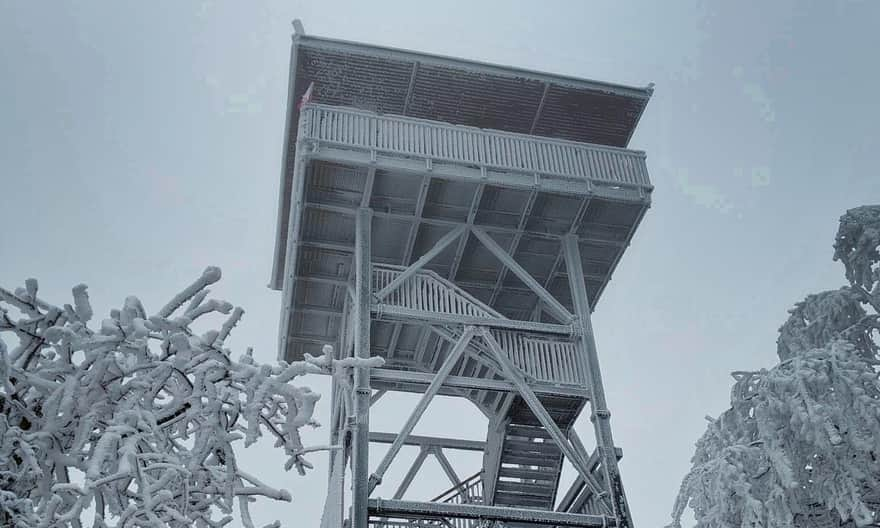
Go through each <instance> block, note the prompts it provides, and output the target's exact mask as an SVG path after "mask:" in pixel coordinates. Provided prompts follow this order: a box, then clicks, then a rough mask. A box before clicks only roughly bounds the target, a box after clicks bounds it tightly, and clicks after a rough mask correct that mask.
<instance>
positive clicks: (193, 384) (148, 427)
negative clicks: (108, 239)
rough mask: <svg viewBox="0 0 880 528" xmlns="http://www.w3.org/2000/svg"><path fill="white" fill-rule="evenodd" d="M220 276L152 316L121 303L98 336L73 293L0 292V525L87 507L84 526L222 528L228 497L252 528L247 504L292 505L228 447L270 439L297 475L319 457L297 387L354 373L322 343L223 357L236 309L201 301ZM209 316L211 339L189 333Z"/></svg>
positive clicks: (307, 397)
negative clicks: (272, 359) (292, 358)
mask: <svg viewBox="0 0 880 528" xmlns="http://www.w3.org/2000/svg"><path fill="white" fill-rule="evenodd" d="M219 279H220V270H219V269H217V268H208V269H207V270H205V272H204V273H203V274H202V275H201V277H199V278H198V279H197V280H196V281H194V282H193V283H192V284H191V285H189V286H188V287H187V288H185V289H184V290H183V291H182V292H180V293H179V294H178V295H176V296H174V297H173V298H172V299H171V301H169V302H168V303H167V304H166V305H165V306H164V307H162V308H161V309H160V310H159V311H158V312H156V313H155V314H153V315H150V314H149V313H148V312H147V311H146V310H145V308H144V306H143V305H142V303H141V302H140V301H139V300H138V299H137V298H135V297H129V298H127V299H125V302H124V303H123V306H122V308H120V309H119V310H113V311H111V314H110V317H109V318H107V319H104V320H103V321H101V322H100V324H98V325H97V326H96V327H90V326H89V322H90V321H91V320H92V318H93V315H94V314H93V309H92V306H91V303H90V301H89V297H88V293H87V289H86V287H85V285H78V286H76V287H74V288H73V303H72V305H65V306H64V308H58V307H56V306H54V305H50V304H48V303H46V302H44V301H42V300H40V299H39V298H38V297H37V292H38V284H37V282H36V281H34V280H28V281H27V282H26V284H25V287H24V288H20V289H18V290H16V291H14V292H13V291H9V290H6V289H2V288H0V526H7V525H13V526H22V527H27V528H35V527H38V526H46V527H61V526H65V527H66V526H71V527H77V526H79V525H80V522H81V519H80V518H81V517H82V515H83V511H84V510H87V509H89V508H91V507H94V511H95V521H94V524H93V526H95V527H107V528H117V527H122V526H170V527H184V526H186V527H189V526H200V527H207V526H221V525H223V524H225V523H227V522H229V519H230V517H229V514H230V513H231V511H232V508H233V504H234V503H235V498H236V497H238V501H237V502H238V504H239V508H240V511H241V519H242V522H243V523H244V525H245V526H252V525H253V521H252V520H251V519H250V513H249V511H248V504H249V503H250V502H251V501H253V500H255V499H256V498H258V497H263V498H266V499H271V500H282V501H289V500H291V497H290V494H289V493H288V492H287V491H285V490H283V489H278V488H274V487H272V486H270V485H268V484H265V483H263V482H262V481H260V480H259V479H258V478H257V477H256V476H254V475H252V474H251V473H249V472H248V471H246V470H245V469H244V468H241V467H240V466H239V464H238V461H237V459H236V449H235V447H236V445H237V444H238V443H240V442H241V443H245V444H247V443H250V442H252V441H254V440H255V439H256V438H257V437H259V436H261V435H262V434H263V432H264V431H268V432H269V434H270V435H272V436H273V437H274V438H275V440H276V445H277V446H279V447H280V448H281V450H282V451H283V452H284V453H285V455H286V456H287V458H288V462H287V465H286V466H287V467H288V469H289V468H293V467H295V468H296V469H297V471H299V472H300V473H305V471H306V470H307V469H309V468H310V467H311V465H310V464H309V462H308V460H307V459H306V455H307V454H308V453H310V452H313V451H315V450H317V449H319V448H315V447H305V446H303V445H302V441H301V439H300V435H299V430H300V428H302V427H303V426H306V425H314V424H315V420H314V412H315V405H316V403H317V402H318V399H319V396H318V395H317V394H316V393H314V392H312V391H310V390H309V389H308V388H307V387H302V386H298V385H296V384H295V382H296V381H297V378H300V377H302V376H304V375H306V374H310V373H322V374H334V375H337V376H344V375H345V374H344V373H345V372H346V371H350V370H351V369H350V368H349V367H351V366H352V365H349V364H348V363H345V364H343V363H337V362H336V361H334V360H333V359H331V356H332V348H329V349H327V350H329V352H330V354H329V355H327V356H323V357H320V358H315V357H311V356H309V357H307V358H306V360H305V361H300V362H294V363H290V364H287V363H283V362H282V363H279V364H277V365H259V364H256V363H255V362H254V360H253V358H252V356H251V355H250V353H248V354H245V355H244V356H243V357H241V358H239V359H238V360H234V359H232V357H231V356H230V352H229V351H228V350H227V349H225V348H223V346H224V343H225V341H226V339H227V337H228V336H229V334H230V332H231V331H232V329H233V328H234V327H235V326H236V325H237V324H238V323H239V322H240V320H241V318H242V315H243V313H244V312H243V310H241V308H234V309H233V307H232V305H231V304H229V303H226V302H225V301H218V300H213V299H210V300H209V299H207V295H208V289H207V288H208V286H209V285H211V284H213V283H216V282H217V281H218V280H219ZM217 314H229V315H228V316H227V318H226V319H225V321H222V323H221V324H220V325H219V329H218V330H209V331H207V332H204V333H202V334H201V335H199V334H197V333H196V332H194V331H193V330H192V328H191V325H193V324H194V323H195V322H196V321H203V320H208V319H211V318H213V317H217ZM6 336H9V337H10V338H11V339H8V340H5V341H4V337H6ZM327 350H325V352H326V351H327ZM380 364H381V361H380V360H365V361H363V362H361V363H358V364H357V366H367V367H369V366H378V365H380ZM326 448H327V449H332V448H333V446H327V447H326ZM71 470H77V471H78V472H80V473H81V474H82V475H83V478H84V482H83V483H82V485H79V484H76V483H72V482H71V481H70V480H69V477H68V475H69V474H70V471H71Z"/></svg>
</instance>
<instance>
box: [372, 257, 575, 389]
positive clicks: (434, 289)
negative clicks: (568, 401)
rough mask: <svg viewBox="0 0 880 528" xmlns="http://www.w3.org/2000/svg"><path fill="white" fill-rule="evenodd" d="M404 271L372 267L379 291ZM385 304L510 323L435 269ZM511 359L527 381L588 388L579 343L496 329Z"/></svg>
mask: <svg viewBox="0 0 880 528" xmlns="http://www.w3.org/2000/svg"><path fill="white" fill-rule="evenodd" d="M403 270H404V268H403V267H400V266H391V265H374V266H373V291H380V290H382V289H383V288H385V287H386V286H387V285H389V284H391V282H392V281H393V280H394V279H395V278H397V277H398V276H399V275H400V274H401V273H402V272H403ZM382 303H383V304H385V305H387V306H393V307H398V308H405V309H408V310H416V311H422V312H430V313H441V314H448V315H459V316H469V317H479V318H486V319H506V318H505V317H504V316H503V315H501V314H499V313H498V312H496V311H495V310H493V309H492V308H491V307H489V306H488V305H486V304H484V303H482V302H481V301H479V300H477V299H475V298H474V297H472V296H471V295H470V294H469V293H467V292H466V291H464V290H462V289H461V288H459V287H457V286H456V285H455V284H453V283H452V282H450V281H448V280H446V279H444V278H442V277H440V276H439V275H437V274H436V273H434V272H432V271H430V270H421V271H419V272H417V273H415V274H414V275H413V276H411V277H410V278H408V279H407V280H405V281H403V282H402V283H401V284H400V286H398V287H397V288H395V289H394V290H392V291H391V293H389V294H388V295H387V296H386V297H385V298H384V299H383V300H382ZM492 335H493V337H495V340H496V341H498V344H499V345H501V350H502V351H503V352H504V353H505V354H506V355H507V358H508V359H510V361H511V362H512V363H513V364H514V365H515V366H516V367H517V368H519V369H520V370H521V371H522V373H523V374H525V375H526V377H527V378H528V379H531V380H534V381H538V382H545V383H561V384H570V385H583V384H585V383H586V379H587V378H586V374H585V372H584V365H583V360H582V358H580V357H579V355H578V352H577V350H578V349H577V347H576V346H575V344H574V342H571V341H564V340H556V339H548V338H544V337H539V336H536V335H534V334H528V333H523V332H518V331H515V330H501V329H495V330H492Z"/></svg>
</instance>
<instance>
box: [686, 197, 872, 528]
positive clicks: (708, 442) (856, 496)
mask: <svg viewBox="0 0 880 528" xmlns="http://www.w3.org/2000/svg"><path fill="white" fill-rule="evenodd" d="M834 247H835V254H834V258H835V259H836V260H841V261H842V262H843V263H844V266H845V269H846V277H847V279H848V280H849V281H850V285H849V286H847V287H844V288H841V289H839V290H835V291H827V292H823V293H819V294H815V295H810V296H808V297H807V298H806V299H804V301H802V302H800V303H798V304H796V305H795V307H794V308H793V309H792V310H791V311H790V312H789V313H790V316H789V318H788V320H787V321H786V322H785V323H784V324H783V325H782V327H781V328H780V330H779V339H778V341H777V354H778V355H779V359H780V363H779V364H778V365H777V366H775V367H774V368H772V369H769V370H761V371H758V372H735V373H734V378H735V379H736V382H735V384H734V386H733V390H732V391H731V397H730V400H731V408H730V409H728V410H727V411H725V412H724V413H722V414H721V416H719V417H718V418H717V419H710V424H709V426H708V428H707V430H706V432H705V433H704V434H703V436H702V438H700V440H699V441H698V442H697V445H696V452H695V454H694V457H693V459H692V463H693V466H692V468H691V470H690V472H689V473H688V474H687V476H686V477H685V478H684V481H683V483H682V485H681V490H680V492H679V495H678V498H677V500H676V502H675V506H674V507H673V514H672V517H673V523H672V526H676V527H677V526H680V520H681V516H682V514H683V512H684V510H685V508H686V507H687V506H688V505H689V506H690V507H691V508H693V510H694V514H695V517H696V520H697V527H698V528H728V527H743V528H746V527H748V528H758V527H760V528H781V527H793V526H794V527H800V526H823V527H824V526H828V527H832V526H841V527H843V526H877V525H878V524H877V523H878V522H880V517H878V516H880V375H878V364H880V363H878V357H877V353H878V338H880V318H878V312H877V310H878V307H880V206H866V207H859V208H856V209H852V210H850V211H847V213H846V214H845V215H843V216H842V217H841V220H840V230H839V231H838V235H837V239H836V242H835V246H834Z"/></svg>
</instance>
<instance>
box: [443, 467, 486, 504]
mask: <svg viewBox="0 0 880 528" xmlns="http://www.w3.org/2000/svg"><path fill="white" fill-rule="evenodd" d="M482 482H483V473H482V471H479V472H477V473H475V474H474V475H471V476H470V477H468V478H466V479H464V480H463V481H461V483H460V484H457V485H455V486H452V487H451V488H449V489H448V490H446V491H444V492H443V493H441V494H440V495H437V496H436V497H434V498H433V499H431V502H451V501H452V500H453V499H454V498H455V497H456V496H459V495H461V494H462V493H464V492H466V491H468V490H471V489H474V488H475V487H477V485H478V484H482ZM480 498H481V499H482V495H481V496H480Z"/></svg>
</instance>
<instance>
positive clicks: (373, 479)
mask: <svg viewBox="0 0 880 528" xmlns="http://www.w3.org/2000/svg"><path fill="white" fill-rule="evenodd" d="M476 333H477V331H476V329H475V328H474V327H473V326H468V327H467V328H466V329H465V331H464V333H463V334H462V336H461V339H459V340H458V342H457V343H456V344H455V346H454V347H453V348H452V350H451V351H450V352H449V355H448V356H447V357H446V360H445V361H444V362H443V365H442V366H441V367H440V370H438V371H437V374H436V375H435V376H434V380H433V381H432V382H431V384H430V385H428V388H427V389H426V390H425V394H423V395H422V398H421V399H420V400H419V403H418V404H416V408H415V409H413V412H412V414H410V416H409V418H407V420H406V423H405V424H403V429H401V430H400V433H399V434H398V435H397V438H395V439H394V443H392V444H391V447H389V448H388V452H387V453H385V457H383V458H382V461H381V462H380V463H379V467H377V468H376V471H375V472H374V473H373V474H372V475H370V484H369V488H368V489H369V491H370V492H372V491H373V490H374V489H376V486H378V485H379V483H381V482H382V477H383V476H384V475H385V472H386V471H388V467H389V466H390V465H391V462H393V461H394V457H396V456H397V453H398V452H400V448H401V447H403V445H404V443H405V442H406V439H407V437H409V435H410V433H412V430H413V429H414V428H415V426H416V424H417V423H418V421H419V419H420V418H421V417H422V415H423V414H424V413H425V410H426V409H427V408H428V405H429V404H430V403H431V400H432V399H434V396H436V395H437V392H438V391H439V390H440V387H441V386H443V382H444V381H446V378H447V376H449V373H450V372H452V367H454V366H455V363H456V362H457V361H458V360H459V358H460V357H461V356H462V354H464V351H465V349H466V348H467V346H468V345H469V344H470V342H471V339H473V337H474V335H476Z"/></svg>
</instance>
